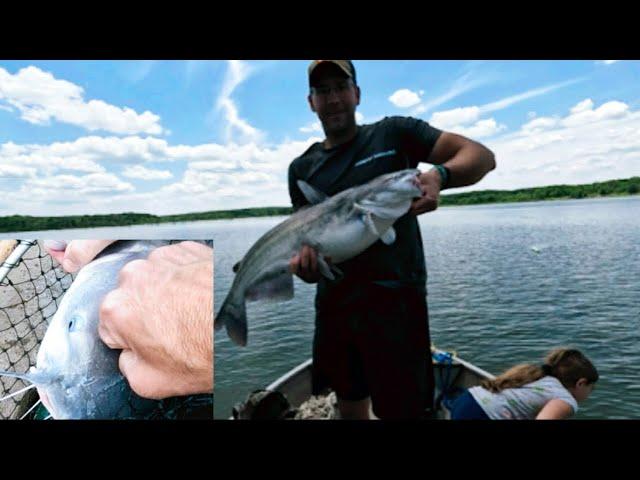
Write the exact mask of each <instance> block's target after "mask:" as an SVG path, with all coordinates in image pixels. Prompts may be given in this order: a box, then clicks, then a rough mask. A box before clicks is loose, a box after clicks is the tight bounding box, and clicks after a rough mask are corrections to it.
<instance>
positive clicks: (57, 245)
mask: <svg viewBox="0 0 640 480" xmlns="http://www.w3.org/2000/svg"><path fill="white" fill-rule="evenodd" d="M43 243H44V247H45V248H48V249H50V250H62V251H64V249H65V248H67V242H66V241H64V240H45V241H44V242H43Z"/></svg>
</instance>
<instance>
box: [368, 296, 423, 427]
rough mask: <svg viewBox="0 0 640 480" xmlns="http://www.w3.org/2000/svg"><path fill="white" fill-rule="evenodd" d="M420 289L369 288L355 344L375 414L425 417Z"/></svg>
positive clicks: (386, 416)
mask: <svg viewBox="0 0 640 480" xmlns="http://www.w3.org/2000/svg"><path fill="white" fill-rule="evenodd" d="M425 297H426V296H425V293H424V291H420V290H419V289H413V288H402V289H389V288H385V287H377V288H374V289H373V291H372V294H371V295H370V297H369V298H370V299H371V300H370V304H369V307H368V309H367V311H368V317H367V324H366V329H363V330H364V331H363V334H362V336H361V337H360V338H359V342H358V346H359V348H358V349H359V351H360V352H361V354H362V358H363V361H364V371H365V378H366V383H367V385H368V386H369V391H370V393H371V399H372V403H373V412H374V413H375V416H376V417H378V418H382V419H418V418H425V416H426V415H428V412H429V411H430V408H431V406H432V402H433V388H434V382H433V367H432V365H431V354H430V349H429V347H430V339H429V327H428V311H427V306H426V298H425Z"/></svg>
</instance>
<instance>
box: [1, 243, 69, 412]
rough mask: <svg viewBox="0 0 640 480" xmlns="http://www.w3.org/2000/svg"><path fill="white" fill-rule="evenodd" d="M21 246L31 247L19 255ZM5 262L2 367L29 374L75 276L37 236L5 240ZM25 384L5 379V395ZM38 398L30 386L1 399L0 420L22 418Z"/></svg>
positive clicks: (2, 247)
mask: <svg viewBox="0 0 640 480" xmlns="http://www.w3.org/2000/svg"><path fill="white" fill-rule="evenodd" d="M19 249H21V250H24V249H26V251H25V252H24V253H22V255H21V256H19V257H18V258H16V257H17V256H18V255H16V254H19V253H20V252H18V250H19ZM12 253H13V254H14V255H13V256H12V255H11V254H12ZM0 266H1V267H2V272H3V273H0V370H7V371H12V372H17V373H25V372H27V371H28V370H29V368H30V367H32V366H35V364H36V354H37V353H38V346H39V345H40V342H41V341H42V338H43V337H44V334H45V332H46V331H47V325H48V324H49V323H48V322H49V319H50V318H51V317H52V316H53V314H54V313H55V312H56V310H57V309H58V305H59V303H60V300H61V299H62V295H63V294H64V292H65V291H66V290H67V289H68V288H69V287H70V286H71V283H72V282H73V279H74V278H75V275H72V274H69V273H66V272H65V271H64V270H63V269H62V267H60V266H59V265H57V262H54V261H53V259H52V258H51V257H50V256H49V255H48V254H47V253H46V251H45V250H44V247H43V245H42V243H41V242H39V241H35V240H21V241H16V240H13V241H12V240H3V241H0ZM5 273H6V274H5ZM3 275H4V277H3ZM25 387H27V384H26V382H24V381H23V380H20V379H17V378H11V377H0V398H1V397H4V396H5V395H8V394H10V393H14V392H17V391H19V390H21V389H23V388H25ZM36 400H37V392H35V390H34V389H31V390H28V391H26V392H24V393H21V394H19V395H16V396H15V397H12V398H9V399H6V400H4V401H2V402H0V418H2V419H7V418H21V417H22V416H23V415H24V414H25V413H26V412H27V411H28V410H29V408H30V407H31V406H32V405H33V404H34V403H35V401H36Z"/></svg>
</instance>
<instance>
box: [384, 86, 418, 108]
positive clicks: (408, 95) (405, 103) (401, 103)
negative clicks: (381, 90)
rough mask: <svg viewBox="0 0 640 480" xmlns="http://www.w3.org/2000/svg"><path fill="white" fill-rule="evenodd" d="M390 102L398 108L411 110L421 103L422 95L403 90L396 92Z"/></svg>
mask: <svg viewBox="0 0 640 480" xmlns="http://www.w3.org/2000/svg"><path fill="white" fill-rule="evenodd" d="M389 101H390V102H391V103H393V104H394V105H395V106H396V107H398V108H409V107H413V106H414V105H417V104H418V103H420V95H418V94H417V93H415V92H412V91H411V90H409V89H406V88H402V89H400V90H397V91H395V92H394V93H393V94H392V95H391V96H390V97H389Z"/></svg>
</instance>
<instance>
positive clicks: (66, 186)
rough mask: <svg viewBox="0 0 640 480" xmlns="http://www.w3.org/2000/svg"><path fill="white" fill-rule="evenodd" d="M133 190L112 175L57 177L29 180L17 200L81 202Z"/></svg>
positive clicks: (18, 194)
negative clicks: (90, 198) (90, 197)
mask: <svg viewBox="0 0 640 480" xmlns="http://www.w3.org/2000/svg"><path fill="white" fill-rule="evenodd" d="M133 190H134V187H133V185H131V184H130V183H126V182H122V181H121V180H120V179H119V178H118V177H116V176H115V175H112V174H110V173H91V174H89V175H83V176H81V177H78V176H75V175H55V176H51V177H47V178H34V179H29V180H27V181H26V182H25V184H24V186H23V187H22V189H21V190H20V191H19V192H17V193H16V198H18V199H28V200H29V201H33V200H35V199H39V200H42V201H45V202H46V201H52V202H63V201H64V202H68V201H70V200H75V201H81V200H82V199H83V198H85V197H87V196H92V195H113V194H118V193H125V192H131V191H133Z"/></svg>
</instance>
